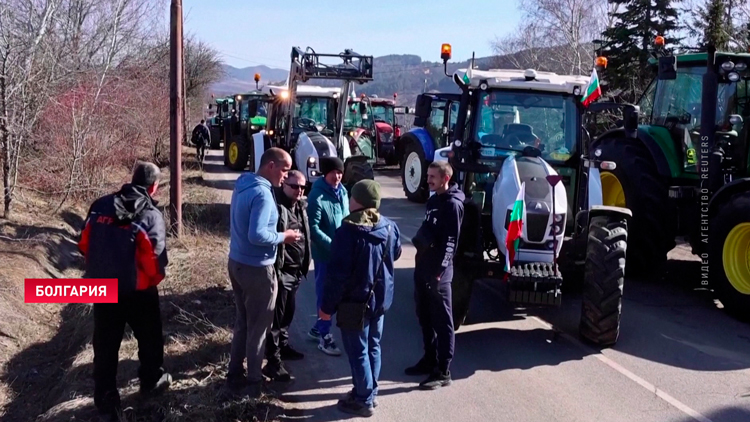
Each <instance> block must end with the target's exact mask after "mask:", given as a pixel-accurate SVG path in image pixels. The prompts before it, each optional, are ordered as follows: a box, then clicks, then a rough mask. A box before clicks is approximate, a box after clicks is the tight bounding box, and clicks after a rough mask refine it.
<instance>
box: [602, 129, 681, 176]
mask: <svg viewBox="0 0 750 422" xmlns="http://www.w3.org/2000/svg"><path fill="white" fill-rule="evenodd" d="M607 138H618V139H624V138H627V136H626V135H625V130H624V129H623V128H617V129H611V130H608V131H606V132H604V133H603V134H602V135H601V136H599V137H598V138H597V139H596V141H594V142H593V143H592V146H591V150H592V151H595V150H596V147H597V146H598V145H599V143H600V142H601V141H602V140H603V139H607ZM637 139H638V140H639V141H640V142H642V143H643V145H645V146H646V148H647V149H648V151H649V152H650V153H651V158H653V160H654V163H655V164H656V169H657V171H658V172H659V175H661V176H663V177H672V171H671V169H670V168H669V162H668V161H667V157H666V156H665V155H664V151H662V149H661V147H660V146H659V143H658V142H656V140H655V139H654V138H653V137H652V136H651V135H650V134H649V133H648V132H647V131H646V130H645V129H644V128H640V127H639V128H638V138H637Z"/></svg>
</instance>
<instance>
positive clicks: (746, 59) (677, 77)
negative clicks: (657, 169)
mask: <svg viewBox="0 0 750 422" xmlns="http://www.w3.org/2000/svg"><path fill="white" fill-rule="evenodd" d="M707 63H708V53H691V54H684V55H678V56H664V57H660V58H653V59H651V61H650V64H651V65H652V66H654V67H655V69H654V70H655V71H656V72H655V73H656V74H657V77H656V78H655V79H654V80H653V81H651V83H650V84H649V86H648V88H647V89H646V91H645V92H644V94H643V95H642V96H641V98H640V101H639V105H640V108H641V119H640V120H641V123H642V124H643V125H646V126H647V127H648V128H650V129H651V130H652V131H653V132H654V133H658V132H661V133H663V135H664V137H665V138H671V142H669V141H668V140H667V139H664V140H663V141H662V142H664V143H665V145H664V146H665V147H671V148H670V149H671V150H673V151H674V154H675V155H676V156H675V157H674V158H673V159H672V160H671V161H673V167H674V168H673V170H674V171H675V173H677V174H678V175H679V177H682V178H687V179H697V178H698V177H699V167H698V165H697V164H698V161H699V155H700V154H699V151H700V149H701V146H700V144H701V141H700V140H701V134H702V125H703V118H702V116H703V109H704V108H705V107H713V108H715V116H714V118H713V119H712V120H713V125H711V127H709V128H707V129H708V130H709V131H711V132H713V136H714V145H715V146H717V147H719V148H722V150H723V151H724V154H725V157H724V159H725V161H731V162H732V166H731V167H736V168H728V167H727V168H725V171H726V173H727V174H726V175H725V178H724V180H723V181H720V183H721V184H723V183H728V182H730V181H731V180H732V178H733V177H735V176H736V169H746V168H747V166H748V159H747V158H748V142H747V129H745V125H744V124H743V123H744V121H745V120H747V119H748V117H750V109H749V108H748V100H750V96H749V93H748V80H749V79H750V70H749V69H748V67H749V66H750V54H732V53H718V52H717V53H716V55H715V62H714V67H715V72H716V75H717V86H716V93H715V95H712V99H711V102H710V103H705V102H704V101H703V78H704V75H705V74H706V71H707ZM657 136H658V135H657Z"/></svg>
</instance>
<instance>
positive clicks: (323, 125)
mask: <svg viewBox="0 0 750 422" xmlns="http://www.w3.org/2000/svg"><path fill="white" fill-rule="evenodd" d="M322 58H338V59H340V60H342V61H343V63H341V64H339V65H329V64H324V63H321V62H320V59H322ZM372 75H373V57H372V56H363V55H360V54H357V53H355V52H353V51H351V50H348V49H347V50H345V51H344V52H342V53H339V54H323V53H316V52H315V51H313V50H312V49H311V48H310V47H308V48H307V50H304V51H303V50H302V49H301V48H299V47H293V48H292V54H291V67H290V69H289V79H288V81H287V84H286V86H277V87H269V89H271V90H272V91H273V92H272V93H271V95H272V97H273V98H274V99H273V107H272V108H271V114H270V115H269V118H268V121H267V124H266V128H265V129H264V130H262V131H261V132H259V133H257V134H255V136H254V137H253V145H254V148H255V149H256V150H259V149H260V148H261V146H262V147H263V148H264V149H266V148H269V147H271V146H276V147H280V148H283V149H284V150H286V151H288V152H289V153H290V154H291V155H292V161H293V166H294V167H295V168H297V169H299V170H300V171H302V172H303V173H305V174H306V176H307V182H308V184H311V183H312V182H314V181H315V180H316V179H318V178H319V177H321V173H320V159H321V158H323V157H328V156H337V157H339V158H340V159H341V160H342V161H343V162H344V176H343V179H342V183H343V184H344V186H346V187H347V188H351V186H352V185H354V183H356V182H358V181H359V180H362V179H374V173H373V169H372V165H371V164H370V163H369V162H368V160H369V158H368V157H367V156H364V155H358V154H356V153H354V152H353V151H351V148H350V142H349V139H348V138H347V136H346V135H347V132H346V118H347V109H348V101H345V100H344V99H345V98H346V99H348V98H349V96H350V94H351V93H352V92H353V88H354V83H359V84H364V83H366V82H369V81H372V79H373V76H372ZM310 79H327V80H340V81H342V83H341V87H339V88H323V87H315V86H311V85H302V84H300V83H305V82H308V81H309V80H310ZM361 106H362V107H363V108H362V109H360V110H359V112H360V113H367V109H366V104H362V105H361ZM258 157H259V156H258Z"/></svg>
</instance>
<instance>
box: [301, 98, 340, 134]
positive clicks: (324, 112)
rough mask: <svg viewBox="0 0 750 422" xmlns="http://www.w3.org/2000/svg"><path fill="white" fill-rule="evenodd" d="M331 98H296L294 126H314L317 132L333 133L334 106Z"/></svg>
mask: <svg viewBox="0 0 750 422" xmlns="http://www.w3.org/2000/svg"><path fill="white" fill-rule="evenodd" d="M334 101H335V100H334V99H333V98H327V97H297V105H296V106H295V108H294V116H295V121H296V126H298V127H305V126H310V125H314V126H316V127H317V128H318V131H320V132H323V131H326V130H328V131H333V130H334V128H335V127H336V125H335V123H334V120H333V119H334V116H335V112H336V104H335V102H334Z"/></svg>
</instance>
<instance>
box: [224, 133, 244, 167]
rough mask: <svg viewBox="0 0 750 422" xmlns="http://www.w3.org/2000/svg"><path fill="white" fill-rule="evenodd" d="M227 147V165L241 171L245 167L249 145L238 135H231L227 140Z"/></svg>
mask: <svg viewBox="0 0 750 422" xmlns="http://www.w3.org/2000/svg"><path fill="white" fill-rule="evenodd" d="M226 149H227V167H229V168H230V169H232V170H239V171H242V170H244V169H245V167H247V160H248V158H249V156H250V151H249V146H248V144H247V142H245V141H244V140H243V139H242V138H240V137H239V136H236V137H233V138H232V140H230V141H229V145H227V147H226Z"/></svg>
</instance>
